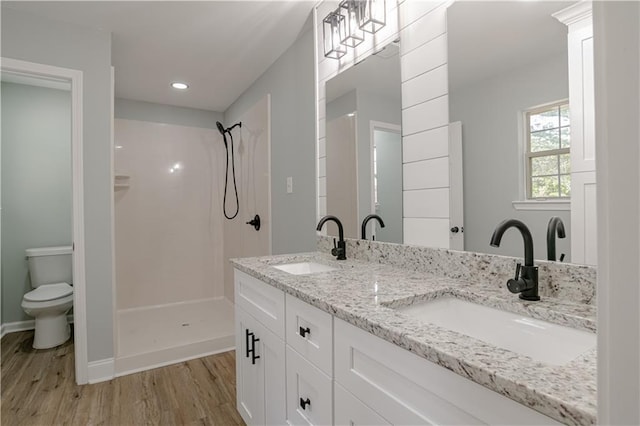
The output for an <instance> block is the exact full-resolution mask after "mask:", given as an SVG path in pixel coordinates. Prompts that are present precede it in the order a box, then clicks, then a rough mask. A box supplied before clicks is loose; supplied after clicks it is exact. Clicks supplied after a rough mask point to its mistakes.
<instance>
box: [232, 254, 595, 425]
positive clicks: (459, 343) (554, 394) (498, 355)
mask: <svg viewBox="0 0 640 426" xmlns="http://www.w3.org/2000/svg"><path fill="white" fill-rule="evenodd" d="M304 261H314V262H317V263H323V264H326V265H330V266H333V267H335V268H337V269H336V270H334V271H329V272H323V273H317V274H310V275H292V274H289V273H287V272H284V271H280V270H278V269H275V268H273V267H271V266H273V265H279V264H286V263H294V262H304ZM231 263H232V264H233V266H234V267H235V268H237V269H239V270H241V271H243V272H245V273H247V274H249V275H251V276H253V277H256V278H258V279H260V280H262V281H264V282H266V283H267V284H270V285H272V286H274V287H276V288H279V289H281V290H283V291H284V292H285V293H289V294H291V295H292V296H295V297H297V298H299V299H301V300H303V301H304V302H307V303H309V304H311V305H313V306H316V307H317V308H319V309H321V310H323V311H326V312H329V313H330V314H333V315H335V316H336V317H338V318H341V319H343V320H345V321H346V322H348V323H350V324H353V325H355V326H356V327H359V328H361V329H363V330H365V331H368V332H370V333H372V334H374V335H376V336H378V337H380V338H382V339H384V340H386V341H389V342H391V343H393V344H396V345H398V346H400V347H402V348H404V349H406V350H409V351H411V352H413V353H415V354H417V355H418V356H421V357H423V358H425V359H427V360H429V361H431V362H434V363H436V364H438V365H441V366H443V367H445V368H447V369H449V370H451V371H453V372H455V373H457V374H459V375H461V376H463V377H465V378H468V379H470V380H473V381H474V382H476V383H479V384H481V385H483V386H485V387H487V388H489V389H491V390H493V391H496V392H498V393H500V394H502V395H504V396H506V397H508V398H511V399H513V400H515V401H517V402H519V403H521V404H524V405H526V406H528V407H530V408H532V409H534V410H537V411H539V412H541V413H543V414H545V415H547V416H549V417H551V418H553V419H556V420H557V421H559V422H562V423H565V424H571V425H584V424H595V423H596V349H595V348H594V349H592V350H591V351H589V352H587V353H586V354H583V355H582V356H580V357H578V358H577V359H575V360H573V361H571V362H569V363H568V364H566V365H562V366H554V365H549V364H544V363H542V362H537V361H533V360H532V359H530V358H528V357H526V356H524V355H520V354H517V353H515V352H511V351H509V350H506V349H502V348H498V347H496V346H493V345H490V344H488V343H485V342H483V341H480V340H477V339H474V338H471V337H468V336H465V335H462V334H460V333H456V332H454V331H450V330H447V329H444V328H441V327H438V326H436V325H434V324H429V323H426V322H422V321H419V320H417V319H414V318H411V317H409V316H407V315H405V314H403V313H402V312H399V311H396V310H395V309H393V308H397V307H401V306H406V305H410V304H412V303H414V302H416V301H426V300H430V299H434V298H436V297H439V296H442V295H451V296H455V297H457V298H460V299H466V300H469V301H473V302H475V303H480V304H483V305H486V306H491V307H495V308H499V309H502V310H506V311H511V312H515V313H522V314H526V315H528V316H530V317H533V318H537V319H542V320H547V321H550V322H553V323H556V324H560V325H567V326H570V327H574V328H578V329H583V330H588V331H595V327H596V311H595V307H594V306H592V305H585V304H579V303H572V302H565V301H563V300H561V299H552V298H543V300H542V301H540V302H525V301H522V300H520V299H518V297H517V296H516V295H513V294H511V293H509V292H508V291H507V289H506V287H504V288H502V289H501V288H498V287H496V286H495V285H494V284H493V283H481V282H469V281H463V280H458V279H452V278H444V277H441V276H435V275H429V274H426V273H424V272H415V271H408V270H405V269H400V268H397V267H393V266H390V265H383V264H376V263H368V262H362V261H357V260H346V261H336V260H335V259H334V258H333V257H330V256H329V255H328V254H323V253H318V252H315V253H304V254H295V255H278V256H266V257H255V258H243V259H232V260H231Z"/></svg>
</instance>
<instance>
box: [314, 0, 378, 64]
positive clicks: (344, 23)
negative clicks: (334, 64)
mask: <svg viewBox="0 0 640 426" xmlns="http://www.w3.org/2000/svg"><path fill="white" fill-rule="evenodd" d="M386 16H387V12H386V2H385V0H342V1H341V2H340V4H339V6H338V9H336V10H334V11H333V12H330V13H329V14H328V15H327V16H326V17H325V18H324V19H323V20H322V38H323V41H324V56H325V57H327V58H332V59H340V58H342V57H343V56H344V55H346V54H347V47H356V46H358V45H359V44H360V43H362V42H363V41H364V37H365V34H364V32H365V31H366V32H368V33H372V34H373V33H376V32H378V31H380V29H382V28H383V27H384V26H385V24H386Z"/></svg>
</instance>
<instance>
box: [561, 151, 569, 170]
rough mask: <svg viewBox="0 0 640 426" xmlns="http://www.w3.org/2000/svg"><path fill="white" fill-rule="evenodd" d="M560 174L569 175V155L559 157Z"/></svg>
mask: <svg viewBox="0 0 640 426" xmlns="http://www.w3.org/2000/svg"><path fill="white" fill-rule="evenodd" d="M560 173H571V155H569V154H562V155H560Z"/></svg>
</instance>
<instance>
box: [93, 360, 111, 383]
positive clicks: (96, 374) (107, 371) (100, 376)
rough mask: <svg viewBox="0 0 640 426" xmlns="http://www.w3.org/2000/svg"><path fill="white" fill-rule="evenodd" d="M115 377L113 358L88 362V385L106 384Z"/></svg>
mask: <svg viewBox="0 0 640 426" xmlns="http://www.w3.org/2000/svg"><path fill="white" fill-rule="evenodd" d="M114 375H115V363H114V359H113V358H107V359H101V360H99V361H91V362H89V384H94V383H100V382H106V381H107V380H111V379H113V377H114Z"/></svg>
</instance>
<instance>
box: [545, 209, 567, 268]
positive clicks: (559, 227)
mask: <svg viewBox="0 0 640 426" xmlns="http://www.w3.org/2000/svg"><path fill="white" fill-rule="evenodd" d="M556 233H557V234H558V238H565V237H566V236H567V235H566V234H565V232H564V223H563V222H562V219H560V218H559V217H558V216H553V217H552V218H551V219H550V220H549V224H548V225H547V260H553V261H554V262H555V261H556ZM563 260H564V253H562V254H561V255H560V262H562V261H563Z"/></svg>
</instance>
